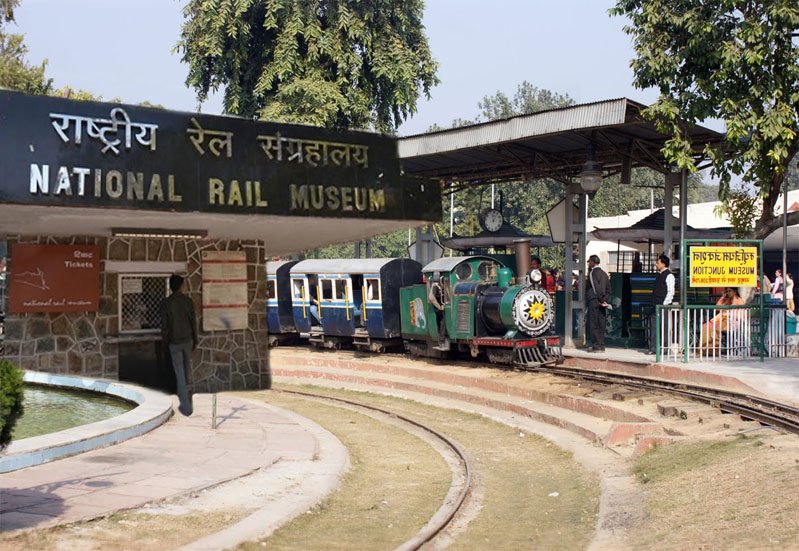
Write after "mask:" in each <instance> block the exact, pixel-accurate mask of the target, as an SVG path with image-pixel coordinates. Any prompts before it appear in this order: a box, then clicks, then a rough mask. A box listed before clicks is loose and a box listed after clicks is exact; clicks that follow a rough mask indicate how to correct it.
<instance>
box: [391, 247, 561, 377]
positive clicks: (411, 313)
mask: <svg viewBox="0 0 799 551" xmlns="http://www.w3.org/2000/svg"><path fill="white" fill-rule="evenodd" d="M422 273H423V275H424V278H425V283H424V284H418V285H412V286H409V287H403V288H402V289H400V319H401V326H402V337H403V341H404V344H405V348H406V350H407V351H408V352H409V353H411V354H414V355H418V356H427V357H439V358H444V357H447V356H448V355H449V354H450V352H452V351H461V352H469V353H470V354H471V356H472V357H477V356H479V355H481V354H485V356H486V357H487V358H488V359H489V360H490V361H491V362H493V363H499V364H506V365H517V366H523V367H533V366H537V365H542V364H554V363H560V362H561V361H562V360H563V356H562V350H561V342H560V338H559V337H558V336H557V335H556V334H555V333H554V303H553V300H552V298H551V297H550V296H549V294H548V293H547V292H546V291H545V290H544V289H542V288H541V287H540V285H539V283H540V281H541V274H540V272H538V270H531V271H530V273H529V274H522V275H521V276H518V275H517V281H518V283H516V284H512V272H511V270H510V269H509V268H507V267H506V266H504V265H503V264H502V263H501V262H499V261H498V260H496V259H493V258H490V257H485V256H466V257H446V258H440V259H438V260H435V261H433V262H431V263H430V264H428V265H427V266H425V267H424V268H423V269H422Z"/></svg>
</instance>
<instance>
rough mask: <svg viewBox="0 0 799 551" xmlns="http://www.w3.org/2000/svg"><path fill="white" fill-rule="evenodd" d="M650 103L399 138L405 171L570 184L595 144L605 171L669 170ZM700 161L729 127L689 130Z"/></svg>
mask: <svg viewBox="0 0 799 551" xmlns="http://www.w3.org/2000/svg"><path fill="white" fill-rule="evenodd" d="M645 108H646V106H645V105H643V104H641V103H638V102H635V101H632V100H630V99H627V98H620V99H611V100H605V101H599V102H595V103H586V104H582V105H573V106H570V107H563V108H559V109H551V110H547V111H540V112H537V113H533V114H530V115H520V116H517V117H512V118H509V119H503V120H498V121H492V122H486V123H481V124H475V125H471V126H464V127H460V128H452V129H448V130H441V131H437V132H431V133H427V134H419V135H415V136H407V137H403V138H400V141H399V154H400V158H401V160H402V167H403V169H404V170H405V173H406V174H411V175H417V176H428V177H433V178H439V179H442V180H444V181H447V182H455V183H456V189H458V188H459V187H463V186H467V185H474V184H485V183H494V182H497V183H498V182H506V181H510V180H517V179H523V178H551V179H553V180H557V181H560V182H563V183H570V182H571V181H573V180H574V179H575V178H576V177H578V176H579V174H580V172H581V170H582V168H583V164H584V163H585V161H586V157H587V153H588V150H589V147H593V148H595V152H596V160H597V161H598V162H599V163H600V164H601V165H602V169H603V171H604V173H605V176H606V177H607V176H612V175H614V174H618V173H622V174H624V173H625V172H627V173H628V170H629V169H630V168H633V167H648V168H651V169H654V170H656V171H658V172H662V173H667V172H669V167H668V165H667V164H666V162H665V160H664V158H663V154H662V153H661V149H662V148H663V144H664V142H665V141H666V140H667V139H668V137H667V136H664V135H663V134H661V133H659V132H658V131H657V129H656V128H655V125H654V124H653V123H651V122H649V121H647V120H645V119H644V117H643V115H642V114H641V111H642V110H643V109H645ZM686 132H687V133H688V135H689V136H690V137H691V139H692V141H693V143H694V144H695V145H694V151H693V153H694V156H695V158H696V159H697V161H698V162H701V160H702V158H703V153H702V150H703V149H704V144H705V143H708V142H709V143H714V144H717V143H720V142H721V141H722V139H723V137H724V136H723V134H720V133H718V132H715V131H713V130H710V129H707V128H703V127H701V126H689V127H688V128H687V130H686Z"/></svg>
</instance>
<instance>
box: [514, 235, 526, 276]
mask: <svg viewBox="0 0 799 551" xmlns="http://www.w3.org/2000/svg"><path fill="white" fill-rule="evenodd" d="M513 246H514V248H515V250H516V283H517V284H520V283H521V282H522V280H523V279H524V276H526V275H527V273H528V272H529V271H530V240H529V239H514V240H513Z"/></svg>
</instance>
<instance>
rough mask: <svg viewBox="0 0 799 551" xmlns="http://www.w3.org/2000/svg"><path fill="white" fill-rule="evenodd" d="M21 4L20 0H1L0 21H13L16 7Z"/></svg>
mask: <svg viewBox="0 0 799 551" xmlns="http://www.w3.org/2000/svg"><path fill="white" fill-rule="evenodd" d="M17 6H19V0H0V21H2V20H5V21H13V20H14V9H15V8H16V7H17Z"/></svg>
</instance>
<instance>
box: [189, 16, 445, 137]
mask: <svg viewBox="0 0 799 551" xmlns="http://www.w3.org/2000/svg"><path fill="white" fill-rule="evenodd" d="M423 8H424V3H423V1H422V0H238V1H237V2H231V1H229V0H191V1H190V2H189V4H188V5H187V6H186V8H185V9H184V15H185V17H186V21H185V23H184V24H183V29H182V33H181V39H180V42H179V43H178V46H177V49H178V50H179V51H182V53H183V61H184V62H186V63H187V64H188V65H189V75H188V78H187V79H186V84H187V85H189V86H191V87H193V88H194V89H195V90H196V91H197V98H198V100H199V101H200V102H201V103H202V102H203V101H204V100H205V99H206V98H207V96H208V94H209V92H211V91H212V90H217V89H218V88H220V87H224V89H225V90H224V108H225V111H226V112H228V113H232V114H236V115H240V116H244V117H260V118H263V119H269V120H279V121H284V122H303V123H309V124H315V125H320V126H334V127H342V128H368V127H373V128H375V129H377V130H379V131H381V132H392V131H394V130H395V129H396V127H397V126H398V125H399V124H400V123H401V122H402V121H404V120H405V119H406V118H407V117H408V116H409V115H411V114H413V113H415V112H416V100H417V98H418V96H419V95H420V94H421V93H424V94H425V95H426V96H427V97H429V95H430V89H431V88H432V87H433V86H434V85H435V84H437V83H438V80H437V79H436V76H435V73H436V68H437V64H436V62H435V61H434V60H433V58H432V56H431V54H430V49H429V47H428V44H427V37H426V36H425V34H424V27H423V25H422V11H423Z"/></svg>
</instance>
